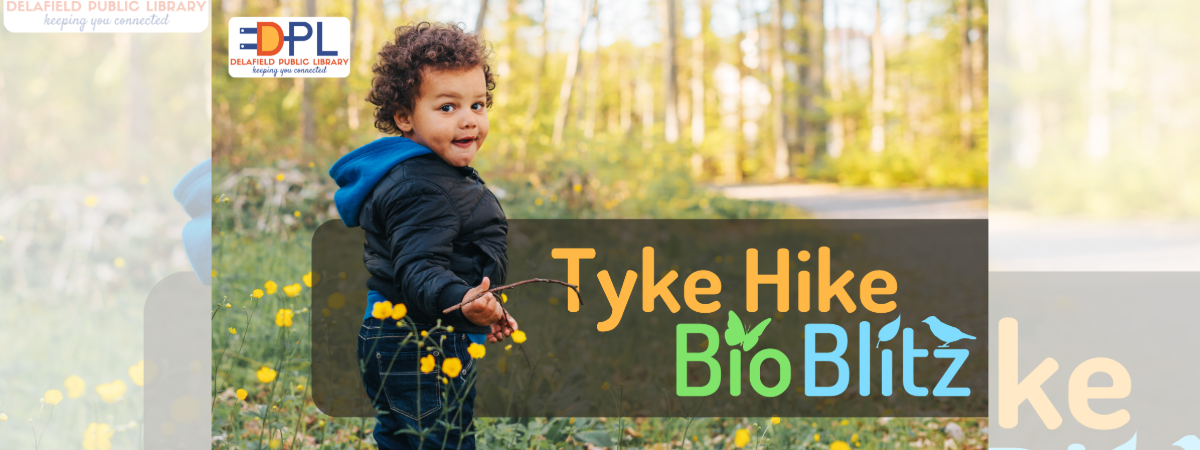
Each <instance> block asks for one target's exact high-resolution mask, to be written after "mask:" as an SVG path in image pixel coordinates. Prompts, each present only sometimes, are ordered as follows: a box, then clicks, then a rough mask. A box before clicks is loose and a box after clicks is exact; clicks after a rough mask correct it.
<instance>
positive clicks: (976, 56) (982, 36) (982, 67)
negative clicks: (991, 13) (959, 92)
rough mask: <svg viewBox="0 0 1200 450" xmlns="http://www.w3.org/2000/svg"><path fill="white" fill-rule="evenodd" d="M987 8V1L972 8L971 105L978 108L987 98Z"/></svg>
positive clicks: (978, 0)
mask: <svg viewBox="0 0 1200 450" xmlns="http://www.w3.org/2000/svg"><path fill="white" fill-rule="evenodd" d="M986 7H987V2H986V1H985V0H974V2H973V3H972V6H971V22H972V23H974V28H975V32H976V35H975V39H974V40H972V41H971V72H973V75H972V76H971V79H972V80H973V82H972V83H971V87H972V88H973V89H971V103H972V104H974V105H975V107H976V108H982V107H984V99H985V98H986V97H987V89H988V83H987V75H988V73H987V42H988V23H987V20H986V19H984V15H986V14H987V12H986V11H985V10H984V8H986Z"/></svg>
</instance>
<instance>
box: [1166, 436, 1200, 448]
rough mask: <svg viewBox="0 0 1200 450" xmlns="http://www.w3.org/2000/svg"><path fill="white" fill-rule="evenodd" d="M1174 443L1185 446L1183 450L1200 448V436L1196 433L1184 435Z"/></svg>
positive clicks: (1177, 445)
mask: <svg viewBox="0 0 1200 450" xmlns="http://www.w3.org/2000/svg"><path fill="white" fill-rule="evenodd" d="M1172 445H1174V446H1176V447H1183V450H1200V438H1198V437H1196V435H1191V436H1184V437H1183V439H1180V440H1179V442H1176V443H1174V444H1172Z"/></svg>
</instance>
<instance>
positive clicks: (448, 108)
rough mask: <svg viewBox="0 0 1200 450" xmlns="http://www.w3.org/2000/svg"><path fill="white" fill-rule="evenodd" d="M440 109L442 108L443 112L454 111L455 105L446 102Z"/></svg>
mask: <svg viewBox="0 0 1200 450" xmlns="http://www.w3.org/2000/svg"><path fill="white" fill-rule="evenodd" d="M440 109H441V110H442V111H443V112H451V111H454V105H451V104H449V103H447V104H445V105H442V107H441V108H440Z"/></svg>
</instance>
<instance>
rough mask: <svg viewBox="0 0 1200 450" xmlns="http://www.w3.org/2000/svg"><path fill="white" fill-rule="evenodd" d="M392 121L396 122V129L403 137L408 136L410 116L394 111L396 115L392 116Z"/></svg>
mask: <svg viewBox="0 0 1200 450" xmlns="http://www.w3.org/2000/svg"><path fill="white" fill-rule="evenodd" d="M392 120H395V121H396V128H399V129H400V132H401V133H403V134H404V135H405V136H408V135H409V133H411V132H412V129H413V125H412V116H410V115H408V114H403V113H401V112H400V111H396V115H395V116H392Z"/></svg>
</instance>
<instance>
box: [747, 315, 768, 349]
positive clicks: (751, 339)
mask: <svg viewBox="0 0 1200 450" xmlns="http://www.w3.org/2000/svg"><path fill="white" fill-rule="evenodd" d="M769 323H771V318H769V317H768V318H767V320H764V321H762V322H759V324H758V326H755V327H754V329H753V330H750V333H748V334H746V339H745V340H744V341H742V350H745V351H750V349H751V348H754V345H755V344H758V337H759V336H762V334H763V331H765V330H766V329H767V324H769Z"/></svg>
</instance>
